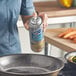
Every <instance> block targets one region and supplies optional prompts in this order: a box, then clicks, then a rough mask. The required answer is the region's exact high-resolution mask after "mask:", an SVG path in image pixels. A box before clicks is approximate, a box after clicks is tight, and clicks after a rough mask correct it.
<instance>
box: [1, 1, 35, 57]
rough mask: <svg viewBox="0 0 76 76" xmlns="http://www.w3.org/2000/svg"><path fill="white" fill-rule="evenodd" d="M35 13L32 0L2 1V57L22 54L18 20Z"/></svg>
mask: <svg viewBox="0 0 76 76" xmlns="http://www.w3.org/2000/svg"><path fill="white" fill-rule="evenodd" d="M33 12H34V6H33V1H32V0H0V56H3V55H8V54H17V53H21V47H20V41H19V35H18V29H17V20H18V17H19V15H20V14H21V15H32V14H33Z"/></svg>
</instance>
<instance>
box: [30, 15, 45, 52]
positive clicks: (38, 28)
mask: <svg viewBox="0 0 76 76" xmlns="http://www.w3.org/2000/svg"><path fill="white" fill-rule="evenodd" d="M29 27H30V30H29V33H30V44H31V49H32V51H34V52H40V51H42V49H43V48H44V34H43V33H44V32H43V27H42V19H41V17H39V16H38V17H32V18H31V19H30V21H29Z"/></svg>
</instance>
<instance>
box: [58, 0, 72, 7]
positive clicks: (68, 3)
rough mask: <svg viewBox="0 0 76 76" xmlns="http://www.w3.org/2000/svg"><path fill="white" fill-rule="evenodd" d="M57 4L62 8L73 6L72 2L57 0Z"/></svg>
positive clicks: (69, 0) (70, 0)
mask: <svg viewBox="0 0 76 76" xmlns="http://www.w3.org/2000/svg"><path fill="white" fill-rule="evenodd" d="M58 3H59V5H60V6H62V7H66V8H70V7H71V6H72V4H73V0H58Z"/></svg>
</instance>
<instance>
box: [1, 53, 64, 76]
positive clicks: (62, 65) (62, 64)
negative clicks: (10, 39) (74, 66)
mask: <svg viewBox="0 0 76 76" xmlns="http://www.w3.org/2000/svg"><path fill="white" fill-rule="evenodd" d="M16 55H37V56H45V57H48V58H54V59H57V60H58V61H60V62H61V67H60V68H59V69H56V70H54V71H49V72H43V73H35V74H34V73H33V74H32V75H34V76H36V75H47V74H50V73H54V72H57V71H60V70H61V69H62V68H63V67H64V62H63V61H62V60H61V59H59V58H56V57H53V56H46V55H42V54H28V53H26V54H25V53H22V54H10V55H4V56H0V58H3V57H8V56H16ZM0 71H1V72H2V73H5V74H12V75H18V76H20V75H21V76H22V75H23V76H24V75H25V76H27V75H28V76H30V75H31V74H24V73H21V74H20V73H14V72H6V71H2V70H0Z"/></svg>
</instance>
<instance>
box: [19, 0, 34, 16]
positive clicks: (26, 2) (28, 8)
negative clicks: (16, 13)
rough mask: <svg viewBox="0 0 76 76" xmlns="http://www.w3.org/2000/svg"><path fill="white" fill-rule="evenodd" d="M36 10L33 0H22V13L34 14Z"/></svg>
mask: <svg viewBox="0 0 76 76" xmlns="http://www.w3.org/2000/svg"><path fill="white" fill-rule="evenodd" d="M34 11H35V7H34V5H33V0H22V4H21V10H20V14H21V15H32V14H33V12H34Z"/></svg>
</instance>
